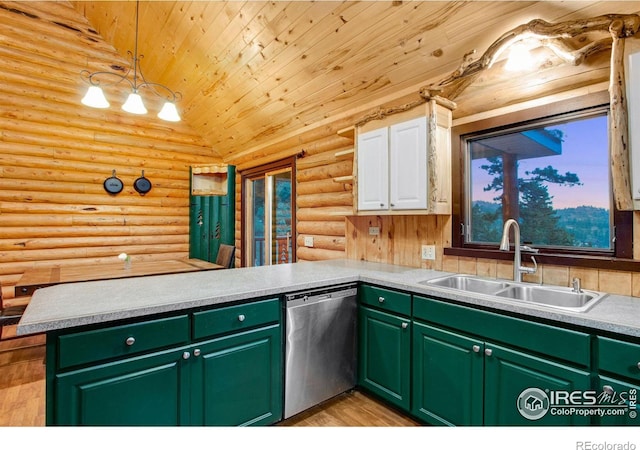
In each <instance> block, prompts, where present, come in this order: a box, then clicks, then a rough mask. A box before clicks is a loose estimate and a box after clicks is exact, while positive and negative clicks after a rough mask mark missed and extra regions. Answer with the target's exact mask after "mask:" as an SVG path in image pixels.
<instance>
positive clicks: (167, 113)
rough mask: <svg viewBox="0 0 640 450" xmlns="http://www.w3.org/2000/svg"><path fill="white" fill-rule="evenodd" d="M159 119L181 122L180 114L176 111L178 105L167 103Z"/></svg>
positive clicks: (159, 114)
mask: <svg viewBox="0 0 640 450" xmlns="http://www.w3.org/2000/svg"><path fill="white" fill-rule="evenodd" d="M158 117H159V118H161V119H162V120H166V121H168V122H178V121H180V114H178V110H177V109H176V104H175V103H171V102H166V103H165V104H164V106H163V107H162V109H161V110H160V112H159V113H158Z"/></svg>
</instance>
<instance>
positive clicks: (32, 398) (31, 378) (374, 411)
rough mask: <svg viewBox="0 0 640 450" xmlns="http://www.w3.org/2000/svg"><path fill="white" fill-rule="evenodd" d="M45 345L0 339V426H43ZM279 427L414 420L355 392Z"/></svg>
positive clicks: (38, 341)
mask: <svg viewBox="0 0 640 450" xmlns="http://www.w3.org/2000/svg"><path fill="white" fill-rule="evenodd" d="M44 355H45V347H44V345H43V339H42V337H40V338H36V337H34V338H31V339H26V340H15V341H0V426H29V427H33V426H44V424H45V382H44V380H45V366H44ZM279 425H281V426H305V427H349V426H352V427H358V426H371V427H374V426H380V427H383V426H391V427H400V426H417V425H418V423H416V422H414V421H413V420H411V419H409V418H407V417H405V416H403V415H402V414H399V413H397V412H396V411H394V410H392V409H390V408H388V407H386V406H385V405H384V404H382V403H381V402H379V401H377V400H376V399H374V398H371V397H369V396H368V395H365V394H363V393H362V392H358V391H351V392H347V393H344V394H342V395H339V396H337V397H336V398H334V399H331V400H329V401H327V402H325V403H323V404H322V405H318V406H316V407H314V408H311V409H309V410H307V411H305V412H302V413H300V414H298V415H296V416H294V417H291V418H290V419H288V420H285V421H283V422H281V423H280V424H279Z"/></svg>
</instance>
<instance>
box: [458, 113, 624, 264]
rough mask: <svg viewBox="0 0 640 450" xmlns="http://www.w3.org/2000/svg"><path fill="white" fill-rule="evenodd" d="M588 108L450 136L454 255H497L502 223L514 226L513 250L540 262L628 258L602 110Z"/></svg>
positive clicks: (497, 122) (527, 116)
mask: <svg viewBox="0 0 640 450" xmlns="http://www.w3.org/2000/svg"><path fill="white" fill-rule="evenodd" d="M592 105H593V101H591V104H590V105H589V106H588V107H579V108H575V109H574V111H566V109H567V108H566V107H565V108H562V107H561V106H558V105H554V106H552V107H546V108H537V109H535V110H530V111H525V112H520V113H518V114H514V115H513V116H512V117H509V116H503V117H500V118H495V119H492V120H485V121H483V122H476V123H473V124H471V123H470V124H466V125H463V126H459V127H456V128H454V139H455V140H456V141H457V142H458V143H459V152H460V156H461V158H460V160H459V161H460V165H461V167H459V168H457V171H458V172H459V176H457V175H456V173H455V172H456V168H455V167H454V180H456V179H457V180H459V182H458V185H457V186H456V187H454V195H459V198H460V202H459V204H458V205H457V206H455V207H454V223H458V224H459V226H460V230H461V232H460V233H455V232H454V233H453V235H454V236H453V237H454V240H453V246H454V247H457V248H460V249H464V248H467V249H476V250H482V249H484V250H497V249H498V244H499V242H500V238H501V236H502V226H503V223H504V221H505V220H507V219H509V218H515V219H517V220H518V223H519V224H520V231H521V242H522V243H523V244H526V245H529V246H531V247H534V248H538V249H539V250H540V251H541V254H545V253H546V254H559V255H583V256H584V255H591V256H593V257H600V256H607V257H611V256H618V257H621V258H630V257H631V255H630V253H631V237H630V236H631V234H632V233H631V227H632V225H631V220H630V217H631V213H621V212H618V211H616V210H615V207H614V202H613V197H612V192H611V186H612V182H611V177H610V164H609V144H608V105H606V104H600V105H595V106H592ZM571 106H573V107H575V106H576V105H575V104H571ZM580 106H583V105H582V104H581V105H580ZM563 109H564V110H563ZM550 112H552V114H549V113H550ZM521 119H524V120H521ZM510 120H511V121H510ZM454 142H455V141H454ZM454 184H455V183H454ZM456 191H457V194H456ZM454 226H458V225H454ZM454 230H455V228H454ZM456 234H458V235H457V236H456ZM450 254H459V255H463V254H464V253H455V252H452V253H450ZM550 262H554V261H550ZM562 263H563V264H564V263H565V262H562Z"/></svg>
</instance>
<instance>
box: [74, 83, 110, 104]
mask: <svg viewBox="0 0 640 450" xmlns="http://www.w3.org/2000/svg"><path fill="white" fill-rule="evenodd" d="M80 101H81V102H82V104H83V105H87V106H91V107H92V108H108V107H109V102H108V101H107V99H106V97H105V96H104V92H102V89H100V88H99V87H98V86H89V89H88V90H87V93H86V94H85V95H84V97H82V100H80Z"/></svg>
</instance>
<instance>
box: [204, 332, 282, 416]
mask: <svg viewBox="0 0 640 450" xmlns="http://www.w3.org/2000/svg"><path fill="white" fill-rule="evenodd" d="M281 340H282V336H281V327H280V326H279V325H272V326H270V327H265V328H260V329H257V330H253V331H249V332H244V333H237V334H234V335H232V336H228V337H224V338H220V339H216V340H213V341H208V342H204V343H202V344H198V345H197V348H198V349H200V351H201V352H202V353H201V356H199V357H198V365H197V366H196V367H195V372H194V378H193V380H194V383H193V384H194V386H193V387H194V388H193V391H192V392H193V398H192V402H193V404H194V405H198V407H197V408H198V410H197V411H194V424H196V425H197V424H201V425H216V426H245V425H268V424H271V423H275V422H277V421H279V420H281V419H282V381H283V378H282V347H281Z"/></svg>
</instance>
